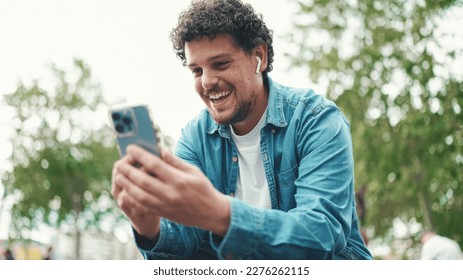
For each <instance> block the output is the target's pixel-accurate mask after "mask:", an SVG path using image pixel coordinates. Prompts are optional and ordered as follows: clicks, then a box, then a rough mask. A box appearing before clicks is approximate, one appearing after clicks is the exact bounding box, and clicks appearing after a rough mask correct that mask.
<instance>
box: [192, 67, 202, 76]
mask: <svg viewBox="0 0 463 280" xmlns="http://www.w3.org/2000/svg"><path fill="white" fill-rule="evenodd" d="M202 72H203V69H201V68H200V67H196V68H193V69H191V73H193V75H194V76H200V75H201V73H202Z"/></svg>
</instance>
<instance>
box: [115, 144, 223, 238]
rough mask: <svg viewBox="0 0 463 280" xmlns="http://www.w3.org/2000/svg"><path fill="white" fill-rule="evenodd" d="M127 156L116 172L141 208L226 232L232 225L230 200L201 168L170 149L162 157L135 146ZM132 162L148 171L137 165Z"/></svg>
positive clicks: (188, 223) (218, 232) (128, 192)
mask: <svg viewBox="0 0 463 280" xmlns="http://www.w3.org/2000/svg"><path fill="white" fill-rule="evenodd" d="M127 156H128V157H130V160H127V161H121V162H120V164H117V166H116V169H117V171H116V172H117V173H118V174H121V176H122V177H123V180H120V181H121V185H122V187H123V189H124V190H125V191H126V192H127V195H128V196H129V197H130V198H131V199H133V200H131V204H132V203H133V204H137V205H138V207H139V208H138V207H137V209H144V211H146V213H153V214H156V215H158V216H162V217H166V218H168V219H169V220H172V221H175V222H178V223H181V224H184V225H189V226H196V227H200V228H203V229H206V230H210V231H212V232H214V233H215V234H217V235H221V236H223V235H225V232H226V231H227V229H228V226H229V224H230V202H229V200H228V199H227V197H226V196H225V195H223V194H222V193H220V192H219V191H217V190H216V189H215V188H214V186H213V185H212V184H211V182H210V181H209V179H208V178H207V177H206V176H205V175H204V174H203V173H202V172H201V171H200V170H199V169H198V168H197V167H195V166H194V165H191V164H189V163H187V162H184V161H183V160H181V159H180V158H178V157H176V156H174V155H173V154H171V153H170V152H168V151H167V150H163V151H162V155H161V157H162V159H161V158H159V157H157V156H154V155H153V154H151V153H149V152H147V151H145V150H143V149H142V148H140V147H138V146H135V145H131V146H129V147H128V148H127ZM132 162H137V163H139V164H140V165H141V166H142V167H143V169H144V170H140V169H137V168H135V167H134V166H133V165H132V164H131V163H132ZM149 174H154V176H151V175H149ZM124 212H125V211H124Z"/></svg>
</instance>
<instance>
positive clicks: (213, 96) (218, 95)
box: [209, 91, 230, 100]
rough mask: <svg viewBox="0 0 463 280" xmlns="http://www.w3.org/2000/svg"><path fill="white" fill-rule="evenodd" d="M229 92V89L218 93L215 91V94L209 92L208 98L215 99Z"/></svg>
mask: <svg viewBox="0 0 463 280" xmlns="http://www.w3.org/2000/svg"><path fill="white" fill-rule="evenodd" d="M229 94H230V91H223V92H219V93H216V94H210V95H209V98H210V99H212V100H216V99H219V98H221V97H224V96H227V95H229Z"/></svg>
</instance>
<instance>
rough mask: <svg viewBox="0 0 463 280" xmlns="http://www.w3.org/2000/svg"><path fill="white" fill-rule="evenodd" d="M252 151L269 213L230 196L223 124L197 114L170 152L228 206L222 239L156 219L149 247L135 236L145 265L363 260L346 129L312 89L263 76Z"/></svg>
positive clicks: (232, 157)
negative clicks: (262, 114)
mask: <svg viewBox="0 0 463 280" xmlns="http://www.w3.org/2000/svg"><path fill="white" fill-rule="evenodd" d="M268 82H269V101H268V114H267V118H266V125H265V126H264V127H263V128H262V130H261V132H260V134H261V140H260V148H261V153H262V160H263V163H264V169H265V176H266V178H267V182H268V186H269V190H270V196H271V205H272V209H263V208H258V207H255V206H252V205H248V204H246V203H244V202H242V201H240V200H238V199H236V198H234V192H235V187H236V181H237V177H238V169H239V162H238V155H237V149H236V146H235V145H234V143H233V141H232V140H231V137H230V130H229V126H227V125H218V124H217V123H216V122H215V121H214V120H213V119H212V117H211V116H210V114H209V113H208V111H207V110H203V111H202V112H201V113H200V114H199V115H198V116H197V117H196V118H195V119H193V120H192V121H191V122H189V123H188V124H187V125H186V127H185V128H184V129H183V130H182V135H181V137H180V139H179V141H178V143H177V147H176V154H177V155H178V156H179V157H181V158H183V159H184V160H186V161H188V162H190V163H192V164H194V165H196V166H197V167H198V168H200V169H201V170H202V172H203V173H204V174H205V175H206V176H207V177H208V178H209V180H210V181H211V182H212V184H213V185H214V186H215V188H217V189H218V190H219V191H220V192H222V193H224V194H228V195H229V196H228V199H229V200H230V207H231V209H230V215H231V216H230V226H229V228H228V230H227V232H226V234H225V236H223V237H220V236H217V235H214V234H213V233H211V232H209V231H206V230H203V229H200V228H196V227H189V226H184V225H181V224H177V223H175V222H172V221H169V220H167V219H164V218H162V219H161V225H160V234H159V237H158V241H157V243H156V245H154V247H153V246H150V245H149V244H147V243H146V240H144V238H143V237H141V236H139V235H138V234H137V233H136V232H135V241H136V243H137V246H138V248H139V250H140V252H141V254H142V255H143V256H144V258H146V259H371V255H370V252H369V251H368V249H367V247H366V246H365V244H364V242H363V239H362V237H361V235H360V232H359V228H358V221H357V215H356V208H355V198H354V182H353V171H354V170H353V168H354V163H353V156H352V142H351V136H350V131H349V124H348V122H347V120H346V119H345V117H344V116H343V114H342V113H341V111H340V110H339V109H338V108H337V107H336V105H335V104H334V103H333V102H331V101H329V100H327V99H326V98H324V97H322V96H320V95H317V94H316V93H315V92H314V91H312V90H307V89H295V88H290V87H285V86H282V85H280V84H277V83H276V82H274V81H272V80H271V79H270V78H269V79H268Z"/></svg>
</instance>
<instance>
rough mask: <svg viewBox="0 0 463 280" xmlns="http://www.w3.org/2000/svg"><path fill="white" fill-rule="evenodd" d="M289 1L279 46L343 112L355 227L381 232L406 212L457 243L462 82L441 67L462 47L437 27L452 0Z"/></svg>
mask: <svg viewBox="0 0 463 280" xmlns="http://www.w3.org/2000/svg"><path fill="white" fill-rule="evenodd" d="M297 3H298V5H299V7H300V12H299V14H298V15H297V16H296V17H295V20H294V27H295V31H294V33H292V34H289V37H288V39H289V40H290V41H291V42H292V43H293V44H294V45H295V46H296V48H297V52H295V53H291V54H286V55H287V56H288V57H289V58H290V60H291V61H292V64H293V65H295V66H302V67H307V68H308V69H309V72H310V77H311V79H312V80H313V81H315V82H320V83H325V84H327V95H328V97H329V98H331V99H333V100H336V103H337V104H338V105H339V106H340V107H341V109H342V110H343V111H344V113H345V114H346V115H347V116H348V117H349V119H350V121H351V130H352V137H353V142H354V157H355V162H356V170H355V180H356V183H357V186H358V187H360V186H361V185H364V184H366V185H367V186H368V187H367V192H366V195H365V199H366V204H367V210H366V220H365V221H364V224H363V226H369V227H373V228H374V231H375V234H376V235H377V236H384V235H385V234H386V233H387V232H388V231H389V230H390V229H391V226H392V221H393V220H394V218H396V217H399V218H401V219H402V220H404V221H412V220H414V219H416V221H417V222H418V223H420V224H422V225H423V226H424V228H433V229H435V230H437V231H438V232H439V233H441V234H443V235H446V236H449V237H451V238H454V239H455V240H457V241H458V242H459V243H460V245H463V234H462V233H463V224H462V223H460V222H459V221H460V220H461V213H463V172H461V170H463V169H462V167H463V122H462V120H463V118H462V112H461V110H462V108H463V83H462V77H461V76H460V77H459V76H458V75H457V74H455V73H453V72H452V71H450V70H449V69H451V67H452V63H453V64H455V63H456V61H457V60H458V59H460V61H461V58H462V53H463V46H462V44H461V43H462V42H460V44H459V45H458V44H456V45H457V46H453V47H451V48H449V47H448V46H446V45H444V44H443V43H441V41H442V40H441V38H442V36H444V35H443V34H442V32H441V33H438V32H437V31H438V29H437V24H438V22H439V20H440V19H441V18H442V16H444V15H445V12H446V11H448V10H449V9H451V8H452V7H455V6H458V5H461V1H452V0H448V1H445V0H442V1H431V0H415V1H405V0H395V1H393V0H389V1H379V0H366V1H355V0H351V1H344V0H329V1H328V0H313V1H297Z"/></svg>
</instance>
